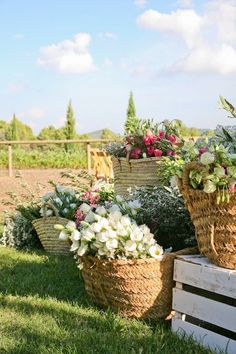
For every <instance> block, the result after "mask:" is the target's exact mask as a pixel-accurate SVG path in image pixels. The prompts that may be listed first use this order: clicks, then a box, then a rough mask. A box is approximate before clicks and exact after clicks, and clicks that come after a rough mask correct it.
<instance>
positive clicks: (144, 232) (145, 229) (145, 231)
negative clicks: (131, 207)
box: [139, 225, 150, 235]
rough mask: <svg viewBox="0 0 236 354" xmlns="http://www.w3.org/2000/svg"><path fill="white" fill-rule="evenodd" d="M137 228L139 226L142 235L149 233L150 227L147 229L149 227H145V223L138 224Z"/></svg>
mask: <svg viewBox="0 0 236 354" xmlns="http://www.w3.org/2000/svg"><path fill="white" fill-rule="evenodd" d="M139 228H140V230H142V233H143V234H144V235H149V234H150V229H149V227H147V225H140V226H139Z"/></svg>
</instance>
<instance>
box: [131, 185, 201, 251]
mask: <svg viewBox="0 0 236 354" xmlns="http://www.w3.org/2000/svg"><path fill="white" fill-rule="evenodd" d="M136 199H137V200H139V201H140V203H141V209H140V210H139V212H138V214H137V216H136V220H137V222H138V223H139V224H146V225H147V226H148V227H149V228H150V230H151V232H152V233H153V234H154V235H155V238H156V240H157V242H158V243H159V244H160V245H162V246H163V248H165V249H166V248H169V247H172V248H173V251H176V250H180V249H182V248H184V247H189V246H195V245H196V240H195V232H194V226H193V224H192V222H191V219H190V216H189V213H188V210H187V209H186V208H185V206H184V201H183V198H182V196H181V194H180V193H179V190H178V188H167V187H154V188H139V189H136V191H134V192H133V193H132V200H136Z"/></svg>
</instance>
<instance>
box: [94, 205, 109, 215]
mask: <svg viewBox="0 0 236 354" xmlns="http://www.w3.org/2000/svg"><path fill="white" fill-rule="evenodd" d="M95 213H96V214H98V215H100V216H105V215H106V214H107V211H106V208H104V206H99V207H97V209H96V211H95Z"/></svg>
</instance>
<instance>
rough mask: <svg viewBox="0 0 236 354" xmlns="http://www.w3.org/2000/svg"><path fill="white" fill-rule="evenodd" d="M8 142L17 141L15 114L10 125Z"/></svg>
mask: <svg viewBox="0 0 236 354" xmlns="http://www.w3.org/2000/svg"><path fill="white" fill-rule="evenodd" d="M10 140H19V134H18V126H17V119H16V116H15V113H14V114H13V118H12V121H11V124H10Z"/></svg>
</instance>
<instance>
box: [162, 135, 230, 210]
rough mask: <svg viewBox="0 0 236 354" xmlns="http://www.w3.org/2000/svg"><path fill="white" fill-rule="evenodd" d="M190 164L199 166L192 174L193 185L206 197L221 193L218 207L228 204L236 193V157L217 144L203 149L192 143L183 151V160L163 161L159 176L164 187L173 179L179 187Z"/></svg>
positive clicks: (168, 159)
mask: <svg viewBox="0 0 236 354" xmlns="http://www.w3.org/2000/svg"><path fill="white" fill-rule="evenodd" d="M189 162H195V164H193V165H192V167H191V168H190V170H189V173H188V180H189V185H190V186H191V187H192V188H193V189H196V190H202V191H204V192H205V193H214V192H217V203H218V204H219V203H221V202H228V201H229V199H230V195H231V192H234V191H235V190H236V156H235V155H233V154H230V153H229V151H228V148H226V147H224V146H223V145H218V144H216V143H215V142H211V143H209V144H208V145H207V144H206V146H205V147H201V148H199V147H198V146H197V145H195V144H194V143H193V142H191V143H187V144H185V145H184V147H183V148H181V149H180V154H179V156H177V157H172V158H165V159H163V162H162V163H161V164H160V168H159V170H158V172H157V173H158V175H159V176H160V177H161V178H162V180H163V182H164V183H166V182H167V181H168V179H169V181H170V183H171V184H172V185H174V184H176V185H177V184H178V180H179V179H180V180H181V179H182V177H183V171H184V168H185V166H186V164H187V163H189Z"/></svg>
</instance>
